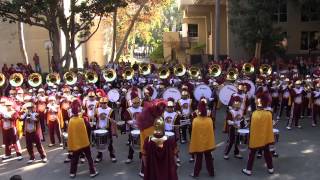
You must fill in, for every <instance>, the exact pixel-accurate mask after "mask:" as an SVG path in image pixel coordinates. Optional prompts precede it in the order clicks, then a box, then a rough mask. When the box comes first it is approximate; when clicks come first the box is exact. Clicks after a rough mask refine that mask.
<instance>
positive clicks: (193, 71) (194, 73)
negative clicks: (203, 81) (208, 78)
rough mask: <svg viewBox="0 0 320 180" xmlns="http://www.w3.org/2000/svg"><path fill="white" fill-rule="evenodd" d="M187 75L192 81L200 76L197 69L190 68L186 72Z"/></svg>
mask: <svg viewBox="0 0 320 180" xmlns="http://www.w3.org/2000/svg"><path fill="white" fill-rule="evenodd" d="M188 74H189V76H190V77H191V78H193V79H198V78H199V76H200V69H199V68H198V67H195V66H192V67H190V68H189V70H188Z"/></svg>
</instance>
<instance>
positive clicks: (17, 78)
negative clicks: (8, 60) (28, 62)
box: [9, 73, 23, 87]
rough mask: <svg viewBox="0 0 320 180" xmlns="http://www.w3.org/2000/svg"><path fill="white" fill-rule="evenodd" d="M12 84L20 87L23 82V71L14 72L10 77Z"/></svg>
mask: <svg viewBox="0 0 320 180" xmlns="http://www.w3.org/2000/svg"><path fill="white" fill-rule="evenodd" d="M9 82H10V85H11V86H13V87H19V86H21V85H22V84H23V75H22V74H21V73H14V74H12V75H11V76H10V78H9Z"/></svg>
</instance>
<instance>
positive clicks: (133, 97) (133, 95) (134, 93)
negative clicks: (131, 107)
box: [131, 91, 140, 104]
mask: <svg viewBox="0 0 320 180" xmlns="http://www.w3.org/2000/svg"><path fill="white" fill-rule="evenodd" d="M131 102H132V104H139V103H140V98H139V95H138V92H137V91H131Z"/></svg>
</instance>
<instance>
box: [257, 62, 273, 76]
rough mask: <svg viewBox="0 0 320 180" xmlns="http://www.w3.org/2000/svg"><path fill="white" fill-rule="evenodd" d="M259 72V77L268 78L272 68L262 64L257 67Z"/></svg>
mask: <svg viewBox="0 0 320 180" xmlns="http://www.w3.org/2000/svg"><path fill="white" fill-rule="evenodd" d="M259 71H260V74H261V75H264V76H270V75H271V73H272V67H271V66H270V65H269V64H262V65H261V66H260V67H259Z"/></svg>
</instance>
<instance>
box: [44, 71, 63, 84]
mask: <svg viewBox="0 0 320 180" xmlns="http://www.w3.org/2000/svg"><path fill="white" fill-rule="evenodd" d="M60 81H61V78H60V75H59V74H58V73H50V74H48V75H47V77H46V82H47V84H48V86H53V85H55V84H60Z"/></svg>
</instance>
